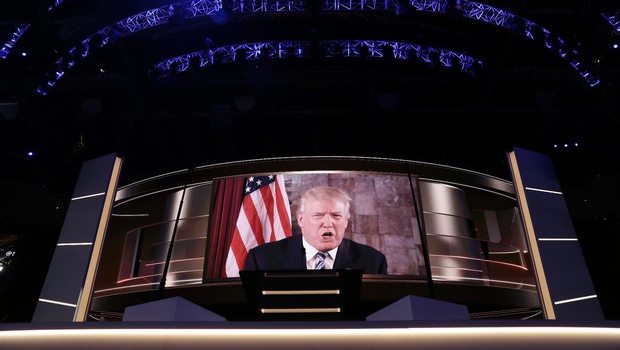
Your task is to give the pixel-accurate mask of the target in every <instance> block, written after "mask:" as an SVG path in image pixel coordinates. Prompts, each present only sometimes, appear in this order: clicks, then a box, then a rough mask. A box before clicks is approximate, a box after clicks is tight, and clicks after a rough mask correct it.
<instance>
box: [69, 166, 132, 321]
mask: <svg viewBox="0 0 620 350" xmlns="http://www.w3.org/2000/svg"><path fill="white" fill-rule="evenodd" d="M121 164H122V160H121V158H118V157H117V158H116V159H115V160H114V166H113V168H112V174H111V175H110V179H109V181H108V189H107V191H106V194H105V196H106V197H105V201H104V204H103V209H102V210H101V217H100V219H99V226H98V227H97V235H96V236H95V242H94V243H93V250H92V253H91V256H90V263H89V264H88V272H87V273H86V279H85V280H84V287H83V288H82V291H81V292H80V298H79V300H78V303H77V309H76V311H75V316H74V318H73V321H74V322H86V321H87V317H88V309H90V302H91V297H92V294H93V289H94V287H95V276H96V275H97V269H98V267H99V260H100V259H101V252H102V250H103V241H104V239H105V234H106V231H107V228H108V222H109V221H110V215H111V213H112V205H113V204H114V197H115V196H116V188H117V185H118V179H119V177H120V173H121Z"/></svg>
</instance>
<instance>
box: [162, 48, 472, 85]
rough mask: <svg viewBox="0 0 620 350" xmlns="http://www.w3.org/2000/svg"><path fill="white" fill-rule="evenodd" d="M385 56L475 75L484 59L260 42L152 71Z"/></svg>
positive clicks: (177, 59) (193, 56) (197, 54)
mask: <svg viewBox="0 0 620 350" xmlns="http://www.w3.org/2000/svg"><path fill="white" fill-rule="evenodd" d="M310 57H323V58H341V57H342V58H383V59H399V60H409V61H414V62H424V63H428V64H431V65H438V66H443V67H447V68H453V69H458V70H461V71H463V72H466V73H470V74H472V75H475V70H476V69H477V68H481V67H482V61H480V60H479V59H476V58H474V57H471V56H468V55H466V54H463V53H458V52H453V51H449V50H444V49H440V48H435V47H430V46H422V45H417V44H411V43H403V42H394V41H380V40H328V41H322V42H319V43H318V45H317V44H312V43H310V42H306V41H285V42H260V43H246V44H240V45H230V46H222V47H218V48H213V49H210V50H205V51H199V52H192V53H189V54H185V55H181V56H177V57H174V58H170V59H167V60H164V61H161V62H159V63H157V64H156V65H154V66H153V68H152V70H151V74H153V75H155V78H157V79H162V78H166V77H170V76H173V75H175V74H179V73H183V72H186V71H189V70H192V69H199V68H202V67H207V66H213V65H218V64H223V63H229V62H235V61H247V60H257V59H286V58H310Z"/></svg>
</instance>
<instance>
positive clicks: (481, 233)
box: [90, 157, 541, 321]
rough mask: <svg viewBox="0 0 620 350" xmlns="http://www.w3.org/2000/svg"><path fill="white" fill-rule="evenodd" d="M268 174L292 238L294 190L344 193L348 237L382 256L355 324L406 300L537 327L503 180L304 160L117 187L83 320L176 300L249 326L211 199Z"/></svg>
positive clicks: (519, 230)
mask: <svg viewBox="0 0 620 350" xmlns="http://www.w3.org/2000/svg"><path fill="white" fill-rule="evenodd" d="M270 174H278V175H283V176H282V177H283V178H284V182H285V188H286V192H287V193H288V196H289V203H290V206H291V211H292V213H293V233H294V234H295V233H296V231H297V227H296V222H295V218H294V212H295V208H296V196H297V195H298V194H299V193H301V191H303V190H304V189H306V188H309V187H312V186H314V185H317V184H329V185H332V186H337V187H341V188H344V189H345V190H347V191H348V192H349V193H350V194H351V196H352V198H353V207H352V217H351V222H350V225H349V227H348V228H347V230H348V232H347V237H348V238H351V239H353V240H355V241H359V242H361V243H365V244H368V245H371V246H373V247H375V248H377V249H379V250H381V251H382V252H383V253H384V254H385V255H386V257H387V259H388V265H389V269H388V274H387V275H364V277H363V283H362V289H361V295H360V299H361V304H360V310H359V312H358V316H359V317H360V318H361V319H363V318H364V317H365V316H367V315H369V314H371V313H373V312H375V311H377V310H379V309H381V308H383V307H385V306H387V305H389V304H391V303H393V302H395V301H397V300H399V299H401V298H403V297H405V296H407V295H417V296H421V297H431V298H435V299H438V300H443V301H448V302H454V303H459V304H464V305H467V307H468V310H469V314H470V318H472V319H473V318H490V319H493V318H540V317H541V316H540V299H539V295H538V292H537V286H536V279H535V276H534V272H533V270H532V268H531V258H530V256H529V253H528V248H527V243H526V239H525V235H524V230H523V226H522V223H521V216H520V213H519V209H518V205H517V201H516V198H515V190H514V186H513V184H512V183H511V182H510V181H506V180H503V179H499V178H495V177H492V176H488V175H485V174H481V173H476V172H472V171H468V170H463V169H458V168H453V167H448V166H442V165H437V164H429V163H422V162H415V161H406V160H396V159H379V158H353V157H311V158H280V159H264V160H256V161H247V162H234V163H225V164H216V165H209V166H203V167H198V168H196V169H191V170H189V171H188V170H182V171H178V172H174V173H170V174H163V175H161V176H157V177H153V178H150V179H145V180H143V181H139V182H136V183H132V184H129V185H126V186H123V187H121V188H119V189H118V190H117V195H116V199H115V201H114V206H113V210H112V217H111V219H110V222H109V226H108V229H107V233H106V238H105V245H104V248H103V252H102V254H101V260H100V263H99V270H98V272H97V276H96V282H95V288H94V294H93V299H92V303H91V306H90V320H112V321H113V320H120V319H121V318H122V315H123V312H124V309H125V307H127V306H132V305H136V304H141V303H145V302H149V301H153V300H157V299H160V298H165V297H172V296H181V297H183V298H185V299H187V300H189V301H191V302H193V303H195V304H198V305H200V306H203V307H205V308H207V309H208V310H211V311H213V312H215V313H218V314H220V315H222V316H224V317H226V318H227V319H228V320H250V319H251V317H252V316H251V315H252V312H251V308H250V307H249V306H248V305H247V299H246V297H245V294H244V291H243V288H242V285H241V281H240V278H239V277H238V276H233V277H228V276H227V275H226V273H225V272H224V269H223V267H221V266H220V265H221V264H222V261H223V260H225V256H226V254H228V249H225V251H222V249H219V250H217V249H214V243H213V239H212V238H213V237H214V236H215V235H216V233H215V231H213V227H214V224H215V221H214V220H216V221H217V220H221V218H218V217H214V216H213V215H212V213H213V210H214V207H215V206H216V204H215V203H219V202H217V201H216V200H215V197H216V196H215V193H216V191H215V190H214V188H216V187H218V186H220V185H219V184H220V183H222V181H225V180H234V179H240V178H244V177H249V176H258V175H270ZM235 210H236V211H237V212H238V210H239V209H238V207H237V208H236V209H235V208H231V209H230V211H232V212H234V211H235ZM218 212H219V211H218ZM421 232H422V233H424V234H422V235H421V234H420V233H421ZM172 237H174V242H173V244H172V245H171V244H170V240H171V239H172ZM171 248H172V251H171V254H170V255H168V253H169V250H170V249H171ZM168 257H169V259H167V258H168ZM167 260H168V264H167V263H166V261H167ZM217 264H220V265H217ZM215 265H217V267H214V266H215ZM164 271H166V272H167V273H166V276H165V289H163V288H161V280H162V273H163V272H164ZM429 274H430V275H429Z"/></svg>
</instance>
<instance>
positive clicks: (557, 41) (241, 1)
mask: <svg viewBox="0 0 620 350" xmlns="http://www.w3.org/2000/svg"><path fill="white" fill-rule="evenodd" d="M400 1H408V5H409V6H411V7H412V8H413V9H415V11H425V12H437V13H444V14H449V15H451V16H458V17H464V18H470V19H473V20H477V21H482V22H486V23H489V24H492V25H496V26H499V27H502V28H505V29H508V30H511V31H514V32H515V33H517V34H519V35H522V36H525V37H527V38H529V39H533V40H536V41H541V42H543V43H544V45H545V46H546V48H547V49H549V50H552V52H553V53H554V54H557V55H559V56H560V57H562V58H564V59H566V60H567V61H568V63H569V64H570V65H571V66H572V67H574V68H575V69H576V70H578V71H579V73H580V74H581V76H582V77H583V78H584V79H585V80H586V81H587V83H588V84H589V85H590V86H595V85H597V84H598V83H599V82H600V80H599V78H598V77H597V76H596V74H594V73H593V72H591V71H590V69H589V67H587V64H586V61H585V59H584V58H583V57H582V55H580V53H579V52H578V51H577V50H576V49H575V48H574V47H569V45H568V44H567V43H566V42H565V41H564V40H562V39H561V38H559V37H558V36H557V35H554V34H552V33H551V32H550V31H549V30H547V29H545V28H543V27H541V26H539V25H538V24H536V23H534V22H532V21H529V20H527V19H525V18H522V17H519V16H516V15H514V14H512V13H511V12H509V11H505V10H502V9H498V8H495V7H492V6H489V5H485V4H481V3H477V2H473V1H467V0H400ZM309 4H315V5H313V6H316V7H317V8H316V9H315V8H312V6H309ZM401 4H402V3H399V2H398V0H397V1H392V0H382V1H378V0H370V1H369V0H320V1H319V2H318V3H313V2H310V1H308V0H289V1H279V0H232V1H231V5H230V6H228V7H227V8H226V9H225V8H224V7H223V3H222V0H191V1H184V2H180V3H175V4H172V5H167V6H164V7H159V8H154V9H150V10H147V11H144V12H141V13H138V14H136V15H133V16H130V17H127V18H124V19H122V20H120V21H118V22H116V23H114V24H113V25H111V26H109V27H106V28H103V29H101V30H99V31H98V32H96V33H94V34H93V35H92V36H90V37H88V38H86V39H85V40H83V41H82V42H81V44H80V45H78V46H76V47H74V48H72V49H71V50H69V52H68V55H67V56H65V57H62V58H60V59H59V60H58V61H57V62H55V65H54V66H55V73H56V74H48V76H49V77H50V79H49V80H48V81H47V82H46V83H45V84H44V85H42V86H41V87H40V89H39V92H41V93H44V94H45V93H47V90H49V88H50V87H52V86H53V85H54V84H55V83H56V81H57V79H59V78H60V77H62V76H63V75H64V73H65V70H66V69H69V68H71V67H72V66H73V65H74V64H75V62H76V61H77V60H81V59H83V58H85V57H87V56H88V55H89V54H90V53H91V52H92V51H93V49H98V48H101V47H103V46H105V45H107V44H108V43H112V42H114V41H115V40H116V39H118V38H120V37H123V36H126V35H130V34H132V33H136V32H138V31H141V30H145V29H148V28H151V27H154V26H158V25H161V24H165V23H169V22H171V21H172V20H174V18H176V17H177V16H182V17H183V18H191V17H202V16H207V17H209V20H212V19H211V15H216V14H217V13H218V12H219V11H229V12H230V13H232V14H256V13H262V14H264V13H279V12H302V11H323V12H336V11H396V10H397V7H398V6H401ZM614 19H615V17H614ZM616 22H617V20H616ZM9 50H10V48H9ZM250 51H251V50H250ZM78 52H79V54H76V53H78ZM7 54H8V50H7ZM5 55H6V54H5ZM201 57H202V56H201ZM172 60H175V59H172Z"/></svg>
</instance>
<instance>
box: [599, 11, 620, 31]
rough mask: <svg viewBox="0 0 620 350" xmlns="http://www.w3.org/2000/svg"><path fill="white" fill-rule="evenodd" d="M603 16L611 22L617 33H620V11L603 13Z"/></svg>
mask: <svg viewBox="0 0 620 350" xmlns="http://www.w3.org/2000/svg"><path fill="white" fill-rule="evenodd" d="M601 16H603V18H604V19H605V20H606V21H607V22H609V24H610V25H611V27H612V28H613V29H614V31H615V32H616V33H620V11H618V12H615V13H602V14H601Z"/></svg>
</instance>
